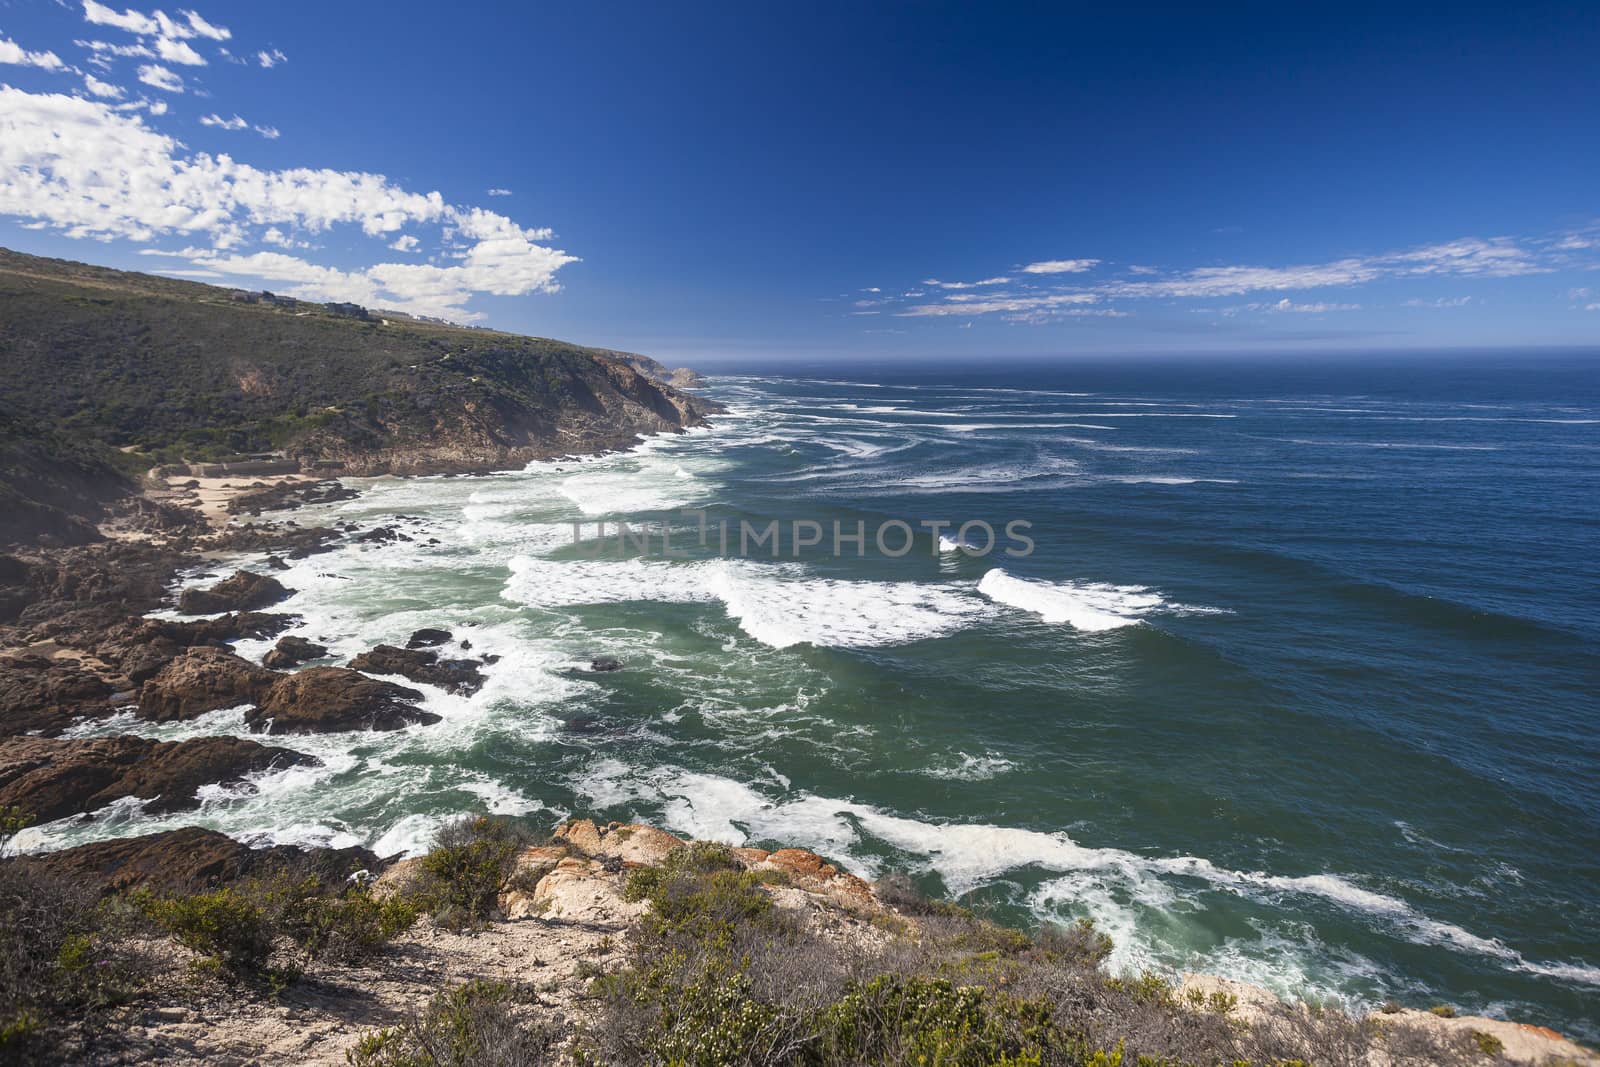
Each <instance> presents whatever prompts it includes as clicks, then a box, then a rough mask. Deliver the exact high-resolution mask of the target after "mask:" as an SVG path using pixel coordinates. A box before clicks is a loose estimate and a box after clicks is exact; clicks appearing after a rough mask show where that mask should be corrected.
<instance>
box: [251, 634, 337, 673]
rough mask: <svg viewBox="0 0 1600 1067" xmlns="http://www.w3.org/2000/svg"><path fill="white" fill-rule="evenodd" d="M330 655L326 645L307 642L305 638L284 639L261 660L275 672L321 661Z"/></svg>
mask: <svg viewBox="0 0 1600 1067" xmlns="http://www.w3.org/2000/svg"><path fill="white" fill-rule="evenodd" d="M327 654H328V649H327V647H326V646H325V645H319V644H316V643H315V642H312V641H307V640H306V639H305V638H303V637H284V638H280V639H279V641H278V643H277V644H276V645H274V646H272V648H271V649H270V650H269V651H268V652H267V654H266V655H265V656H263V657H262V658H261V662H262V664H263V665H264V666H267V667H271V668H272V669H273V670H280V671H281V670H283V669H284V668H286V667H298V666H300V664H302V663H305V662H306V661H307V660H313V659H321V658H322V657H323V656H326V655H327Z"/></svg>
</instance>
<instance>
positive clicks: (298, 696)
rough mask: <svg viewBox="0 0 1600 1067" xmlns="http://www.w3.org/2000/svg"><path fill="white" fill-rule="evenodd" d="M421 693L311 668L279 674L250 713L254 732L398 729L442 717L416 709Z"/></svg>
mask: <svg viewBox="0 0 1600 1067" xmlns="http://www.w3.org/2000/svg"><path fill="white" fill-rule="evenodd" d="M421 699H422V694H421V693H419V692H417V691H416V690H415V689H408V688H406V687H405V686H403V685H395V684H394V683H393V682H380V681H378V680H377V679H376V678H368V677H367V676H366V675H364V674H362V673H360V672H359V671H352V670H348V669H346V668H344V667H307V668H306V669H305V670H303V671H300V672H299V673H297V674H287V675H280V676H279V677H278V680H277V681H276V682H274V683H273V684H272V688H271V689H268V690H267V692H266V694H265V695H263V696H262V698H261V700H260V701H259V702H258V703H257V705H256V706H255V707H254V708H252V709H251V710H250V711H249V712H248V713H247V714H246V715H245V721H246V722H248V723H249V724H250V727H251V729H253V730H257V731H265V732H267V733H271V734H322V733H337V732H339V731H343V730H399V729H402V728H403V727H406V726H410V725H412V724H414V723H435V722H438V721H439V716H437V715H435V714H433V713H432V712H430V711H424V710H422V709H421V708H418V707H416V706H414V705H415V702H416V701H419V700H421Z"/></svg>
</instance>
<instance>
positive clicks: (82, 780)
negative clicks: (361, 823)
mask: <svg viewBox="0 0 1600 1067" xmlns="http://www.w3.org/2000/svg"><path fill="white" fill-rule="evenodd" d="M316 762H317V760H316V758H315V757H312V756H307V755H303V754H302V753H299V752H292V751H290V750H289V749H286V748H273V747H268V746H266V745H261V744H258V743H257V742H255V741H249V740H246V739H244V738H238V737H199V738H195V739H193V740H190V741H151V740H149V739H147V738H143V737H95V738H84V739H78V740H60V739H53V738H44V737H11V738H4V739H0V806H9V805H15V806H16V807H19V808H21V809H22V810H23V811H25V812H27V813H28V814H29V815H31V816H32V817H33V818H34V820H35V821H37V822H50V821H52V820H54V819H61V818H65V817H66V816H68V815H77V814H80V813H87V812H92V811H97V810H99V809H100V808H103V807H105V806H106V805H107V804H110V803H111V802H112V801H114V800H120V799H122V798H123V797H138V798H139V799H141V800H148V801H150V803H149V804H148V805H146V808H145V810H147V811H152V812H165V811H182V810H184V809H186V808H192V807H195V806H196V805H197V804H198V803H199V802H198V801H197V800H196V799H195V792H196V790H198V789H199V788H200V787H201V786H203V785H211V784H213V783H226V782H236V781H238V780H239V779H240V778H242V777H244V776H245V775H246V774H250V773H252V772H255V771H264V770H267V769H269V768H272V767H291V766H295V765H297V764H306V763H312V764H314V763H316Z"/></svg>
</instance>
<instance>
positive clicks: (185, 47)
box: [156, 37, 206, 67]
mask: <svg viewBox="0 0 1600 1067" xmlns="http://www.w3.org/2000/svg"><path fill="white" fill-rule="evenodd" d="M156 55H157V56H159V57H160V58H162V59H164V60H166V61H167V62H168V63H179V64H182V65H183V66H186V67H203V66H205V65H206V61H205V58H204V57H203V56H201V55H200V53H199V52H196V51H195V50H194V49H193V48H192V47H191V46H190V45H189V42H187V41H178V40H174V39H173V38H171V37H158V38H156Z"/></svg>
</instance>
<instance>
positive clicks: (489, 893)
mask: <svg viewBox="0 0 1600 1067" xmlns="http://www.w3.org/2000/svg"><path fill="white" fill-rule="evenodd" d="M529 841H530V839H529V836H528V834H527V833H526V832H525V831H523V830H522V829H520V828H518V827H517V826H515V825H513V824H512V823H510V822H507V821H506V820H504V819H495V818H490V817H489V816H486V815H481V816H476V817H469V818H465V819H461V820H458V821H456V822H453V823H449V824H447V825H445V826H444V827H442V828H440V830H439V832H438V834H436V835H435V836H434V840H433V848H432V849H431V850H430V851H429V852H428V854H427V855H426V856H424V857H423V858H422V863H421V866H420V870H419V873H418V875H417V878H416V880H415V882H414V883H413V885H412V887H411V890H410V892H411V895H412V897H413V899H414V900H415V901H416V902H417V903H418V904H419V905H420V906H421V907H423V908H425V909H426V910H428V911H429V912H430V913H431V914H432V915H433V918H434V920H435V921H436V922H438V923H439V924H440V925H441V926H444V927H446V928H447V929H452V930H467V929H474V928H477V927H481V926H482V925H483V924H484V923H486V922H487V921H488V920H489V918H490V917H491V916H493V915H494V913H495V909H496V908H497V907H498V906H499V901H500V894H501V893H503V892H504V891H505V890H506V888H507V885H508V884H509V882H510V880H511V876H512V873H513V872H514V871H515V870H516V859H517V853H518V852H520V851H521V850H522V849H523V848H524V847H525V846H526V845H527V844H529Z"/></svg>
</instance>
